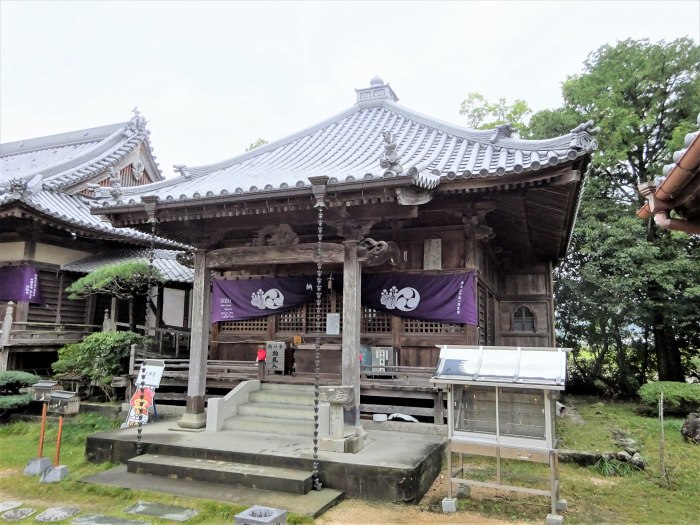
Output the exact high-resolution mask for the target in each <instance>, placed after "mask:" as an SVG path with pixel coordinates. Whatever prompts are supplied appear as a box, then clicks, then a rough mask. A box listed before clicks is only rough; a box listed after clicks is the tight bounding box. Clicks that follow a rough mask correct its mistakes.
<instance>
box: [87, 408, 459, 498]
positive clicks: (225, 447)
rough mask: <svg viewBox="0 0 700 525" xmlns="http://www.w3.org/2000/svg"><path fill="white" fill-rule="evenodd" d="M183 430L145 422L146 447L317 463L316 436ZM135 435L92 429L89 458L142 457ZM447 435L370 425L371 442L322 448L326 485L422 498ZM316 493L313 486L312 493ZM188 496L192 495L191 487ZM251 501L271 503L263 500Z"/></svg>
mask: <svg viewBox="0 0 700 525" xmlns="http://www.w3.org/2000/svg"><path fill="white" fill-rule="evenodd" d="M181 430H182V429H180V428H179V427H178V426H177V424H175V423H173V422H167V421H165V422H161V423H152V424H148V425H146V426H145V427H144V428H143V438H142V450H143V453H145V454H154V455H167V456H179V457H184V458H195V459H204V460H211V461H227V462H235V463H247V464H252V465H261V466H269V467H277V468H286V469H297V470H306V471H307V472H311V471H312V468H313V467H312V465H313V440H312V439H311V438H310V437H303V436H285V435H273V434H264V433H257V432H246V431H241V430H224V431H220V432H183V431H181ZM136 436H137V431H136V428H126V429H120V430H115V431H111V432H102V433H99V434H93V435H91V436H89V437H88V439H87V445H86V454H87V457H88V460H90V461H93V462H104V461H111V462H114V463H126V462H127V461H128V460H129V459H131V458H133V457H134V456H136ZM445 439H446V438H445V437H444V436H441V435H435V434H418V433H411V432H406V431H400V432H397V431H393V432H392V431H385V430H374V429H370V430H368V431H367V440H366V445H365V447H364V448H363V449H362V450H361V451H359V452H357V453H356V454H344V453H339V452H330V451H319V476H320V479H321V482H322V483H323V486H324V488H329V489H334V490H337V491H340V492H343V493H344V494H345V496H346V497H352V498H360V499H367V500H378V501H389V502H415V503H417V502H418V501H419V500H420V498H421V497H422V496H423V495H424V494H425V493H426V492H427V491H428V489H429V488H430V486H431V484H432V482H433V481H434V480H435V478H436V477H437V475H438V474H439V472H440V469H441V466H442V460H443V457H444V453H445ZM123 470H124V472H123V474H124V475H126V474H127V473H126V468H124V469H123ZM130 475H133V476H144V475H143V474H130ZM144 477H146V478H147V480H148V481H147V482H146V485H145V486H144V488H145V489H146V490H159V491H160V490H162V491H163V492H168V491H167V490H165V489H164V488H162V487H163V486H164V484H165V481H161V480H166V478H157V479H158V481H157V482H154V477H153V476H144ZM93 478H96V477H95V476H93ZM171 481H172V482H181V483H188V481H186V480H167V482H168V483H169V482H171ZM206 481H210V480H206ZM118 486H121V485H118ZM129 486H132V485H129ZM265 492H268V491H265ZM313 492H315V491H311V492H310V493H309V494H312V493H313ZM186 494H189V495H192V496H194V494H193V493H192V491H189V492H186ZM203 494H204V495H203V496H201V497H207V498H209V499H217V498H214V497H213V495H212V493H211V492H209V491H204V492H203ZM307 495H308V494H307ZM307 495H305V496H307ZM287 496H288V497H302V498H303V497H305V496H291V495H287ZM246 503H248V504H253V503H256V504H266V503H264V502H263V501H261V500H256V501H248V502H246ZM269 505H270V506H273V507H277V508H287V509H289V510H292V508H291V507H290V506H289V505H286V506H285V505H284V504H282V503H279V504H278V503H270V504H269Z"/></svg>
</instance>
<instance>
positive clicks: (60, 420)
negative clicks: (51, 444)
mask: <svg viewBox="0 0 700 525" xmlns="http://www.w3.org/2000/svg"><path fill="white" fill-rule="evenodd" d="M62 434H63V414H61V415H60V416H58V435H57V436H56V455H55V456H54V459H53V466H54V467H58V459H59V458H60V457H61V435H62Z"/></svg>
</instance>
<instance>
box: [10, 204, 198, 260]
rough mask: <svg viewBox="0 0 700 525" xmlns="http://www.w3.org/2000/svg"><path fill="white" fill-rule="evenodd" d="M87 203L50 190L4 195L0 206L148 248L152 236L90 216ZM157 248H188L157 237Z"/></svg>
mask: <svg viewBox="0 0 700 525" xmlns="http://www.w3.org/2000/svg"><path fill="white" fill-rule="evenodd" d="M87 201H88V199H87V198H85V197H82V196H79V195H68V194H67V193H61V192H57V191H51V190H39V191H26V192H24V193H4V194H2V195H0V206H5V205H7V204H11V203H14V202H17V203H21V204H23V205H25V206H27V207H29V208H32V209H34V210H36V211H38V212H40V213H42V214H44V215H46V216H48V217H51V218H53V219H55V220H56V221H60V222H63V223H64V224H66V226H68V227H70V226H74V227H78V228H84V229H87V230H91V231H94V232H95V233H96V234H98V236H99V237H102V238H105V239H116V240H120V241H122V242H134V241H136V242H138V243H139V244H146V243H149V244H150V240H151V236H150V235H148V234H146V233H142V232H140V231H137V230H133V229H131V228H115V227H114V226H112V225H111V224H110V223H108V222H104V221H102V219H101V218H100V217H98V216H96V215H92V214H91V213H90V206H88V204H87ZM156 245H157V246H169V247H172V248H187V246H185V245H183V244H180V243H177V242H174V241H170V240H168V239H163V238H160V237H158V238H157V240H156Z"/></svg>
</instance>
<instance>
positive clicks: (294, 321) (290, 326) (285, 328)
mask: <svg viewBox="0 0 700 525" xmlns="http://www.w3.org/2000/svg"><path fill="white" fill-rule="evenodd" d="M310 304H311V303H309V305H310ZM307 310H308V305H302V306H299V307H298V308H295V309H294V310H290V311H288V312H282V313H281V314H278V316H277V330H278V331H279V332H294V333H303V332H305V331H306V324H305V321H306V311H307Z"/></svg>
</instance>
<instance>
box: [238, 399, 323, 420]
mask: <svg viewBox="0 0 700 525" xmlns="http://www.w3.org/2000/svg"><path fill="white" fill-rule="evenodd" d="M238 415H239V416H257V417H269V418H275V419H293V420H295V421H296V420H302V421H313V420H314V409H313V407H310V406H303V405H281V404H274V403H273V404H268V403H257V402H256V403H243V404H241V405H239V406H238Z"/></svg>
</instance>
